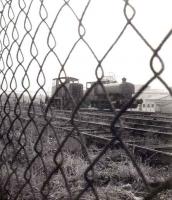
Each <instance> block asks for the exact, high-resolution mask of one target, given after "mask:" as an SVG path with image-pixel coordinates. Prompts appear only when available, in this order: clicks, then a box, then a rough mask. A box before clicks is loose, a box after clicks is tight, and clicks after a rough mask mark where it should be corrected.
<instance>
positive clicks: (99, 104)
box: [86, 78, 142, 109]
mask: <svg viewBox="0 0 172 200" xmlns="http://www.w3.org/2000/svg"><path fill="white" fill-rule="evenodd" d="M93 83H94V82H87V84H86V88H87V89H89V88H90V87H91V85H92V84H93ZM102 83H103V85H104V88H105V90H106V93H107V94H108V96H109V98H110V100H111V102H112V104H113V105H114V106H115V108H119V109H120V108H121V107H122V106H123V105H124V104H126V103H127V102H129V101H130V100H131V98H132V96H133V94H134V92H135V87H134V84H132V83H129V82H126V78H123V79H122V83H118V82H116V81H113V82H112V81H102ZM87 103H88V104H89V105H90V106H91V107H96V108H99V109H105V108H107V109H108V108H110V103H109V101H108V100H107V97H106V94H105V92H104V90H103V88H102V86H101V85H96V86H95V87H94V88H93V89H92V91H91V92H90V95H89V96H88V97H87ZM141 103H142V100H141V99H140V100H136V101H135V102H134V103H133V104H132V105H131V106H130V108H136V107H137V106H138V104H141Z"/></svg>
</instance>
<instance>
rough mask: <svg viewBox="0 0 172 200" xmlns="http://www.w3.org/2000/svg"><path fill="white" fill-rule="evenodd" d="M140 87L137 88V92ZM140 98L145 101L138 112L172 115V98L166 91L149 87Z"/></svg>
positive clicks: (138, 108)
mask: <svg viewBox="0 0 172 200" xmlns="http://www.w3.org/2000/svg"><path fill="white" fill-rule="evenodd" d="M138 90H139V86H136V92H137V91H138ZM139 98H141V99H143V103H142V104H140V105H139V106H138V107H137V108H136V110H137V111H143V112H160V113H172V96H170V94H169V93H168V91H166V90H162V89H151V88H150V87H148V88H147V89H146V90H145V91H144V92H143V93H142V94H141V95H140V96H139Z"/></svg>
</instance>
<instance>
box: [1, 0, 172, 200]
mask: <svg viewBox="0 0 172 200" xmlns="http://www.w3.org/2000/svg"><path fill="white" fill-rule="evenodd" d="M73 2H75V1H72V0H71V1H70V0H68V1H67V0H61V1H52V2H50V1H49V2H48V1H44V0H37V1H36V0H35V1H33V0H27V1H26V0H18V1H13V0H0V33H1V34H0V47H1V48H0V56H1V57H0V77H1V79H0V80H1V94H0V104H1V110H0V119H1V120H0V173H1V176H0V182H1V185H0V196H1V199H86V198H87V199H136V197H135V196H133V195H132V194H131V192H129V191H128V192H127V194H128V196H127V194H125V192H126V190H125V192H124V190H122V189H119V188H120V187H117V186H114V185H111V184H108V182H110V181H111V180H110V178H109V177H108V173H114V171H116V172H119V168H117V167H114V163H111V164H109V165H110V166H109V168H108V167H107V166H106V167H105V163H108V159H109V154H110V152H111V147H112V145H115V144H116V143H118V145H119V146H120V147H121V148H122V149H123V155H124V156H125V158H126V160H128V163H129V164H126V163H125V165H123V170H124V169H126V168H130V167H132V169H133V170H134V171H135V173H136V177H137V179H138V180H139V181H140V182H142V186H143V188H144V189H143V190H144V191H145V193H144V194H140V195H139V196H140V197H138V199H153V198H154V197H155V198H156V197H157V195H158V194H159V193H160V192H161V191H165V190H167V189H171V181H172V179H171V177H168V178H167V179H166V180H164V181H163V182H162V183H161V185H158V187H151V186H150V184H149V182H148V180H147V175H146V174H145V173H144V172H145V171H144V170H142V169H141V167H140V165H139V164H138V162H137V160H136V158H135V156H134V155H133V154H132V152H130V151H129V148H128V146H127V145H126V144H125V142H124V141H123V139H122V137H121V133H122V132H123V131H124V127H123V123H122V121H121V118H120V117H121V116H122V115H123V114H124V113H125V112H126V110H127V109H128V108H129V107H130V106H131V105H132V103H133V102H134V101H135V100H136V98H138V97H139V95H140V94H141V93H142V92H143V91H144V90H145V88H147V86H149V85H150V84H151V83H152V82H153V81H154V80H159V81H160V82H161V83H162V85H164V87H165V88H166V89H167V90H168V92H169V93H170V94H172V91H171V89H170V87H169V86H168V83H166V81H165V80H164V79H163V78H162V77H161V74H162V72H163V71H164V69H165V66H164V61H163V59H162V58H161V57H160V55H159V52H160V50H161V49H162V47H163V46H164V44H166V42H167V41H168V39H169V38H170V37H171V34H172V30H170V31H169V32H168V33H167V34H166V35H165V36H164V38H163V39H162V40H161V41H160V43H159V45H158V47H157V48H154V47H153V46H152V45H151V44H150V43H149V42H148V40H147V39H146V38H145V37H144V35H143V34H142V32H141V31H140V30H139V28H137V26H136V25H135V24H134V23H133V19H134V17H135V14H136V10H135V8H134V7H133V6H132V1H131V3H130V1H129V0H125V1H122V0H121V2H122V4H121V5H122V7H121V8H122V10H121V12H123V17H124V19H125V23H124V26H123V27H122V28H121V29H120V32H119V34H118V36H117V37H116V39H115V40H114V41H113V42H112V43H111V45H110V47H109V48H108V49H107V50H104V53H103V56H101V58H98V57H99V56H97V54H96V53H95V51H94V49H93V48H92V46H91V45H90V42H89V40H87V39H86V38H87V37H86V36H87V33H86V32H87V27H85V24H84V20H85V19H86V18H87V12H88V9H89V7H90V6H91V4H92V2H94V1H93V0H92V1H91V0H87V1H83V2H82V3H81V2H80V1H78V2H77V3H78V7H77V6H76V5H77V3H76V2H75V3H76V4H75V3H74V4H73ZM97 3H99V2H97ZM107 3H108V1H107ZM81 4H82V5H81ZM50 5H51V6H50ZM121 8H119V9H121ZM66 10H68V14H69V18H73V19H74V20H75V23H76V26H75V29H74V31H73V32H71V33H70V35H72V36H71V37H73V40H72V42H70V41H68V38H67V35H65V34H66V32H68V31H70V30H69V29H66V30H61V29H60V28H57V27H58V24H61V23H63V17H62V18H61V16H63V15H64V14H65V11H66ZM53 11H54V12H55V15H53V14H52V13H53ZM95 12H96V11H95ZM152 12H153V11H152ZM103 14H104V13H103ZM60 20H62V21H60ZM64 23H65V21H64ZM68 25H70V23H69V24H68ZM56 26H57V27H56ZM111 26H113V24H112V25H111ZM114 26H116V25H115V24H114ZM128 29H131V30H132V31H133V32H134V33H136V34H137V37H139V39H140V40H141V41H142V42H143V43H144V44H145V45H146V48H147V49H149V50H150V51H151V55H152V56H151V58H150V60H149V63H150V71H151V72H152V77H151V78H150V79H149V80H148V81H147V82H145V84H144V85H143V87H142V88H141V89H140V90H139V91H138V92H137V93H136V94H135V95H134V96H133V97H132V99H131V100H130V101H129V102H128V103H127V104H125V105H124V106H123V107H122V108H121V110H120V111H119V112H116V109H115V108H114V106H113V105H112V103H111V101H110V97H109V95H108V94H107V92H106V89H105V87H104V85H103V84H102V79H103V77H104V68H103V62H104V60H105V59H106V58H107V57H108V56H109V54H110V53H111V51H112V49H113V48H114V47H116V45H117V43H118V42H119V41H121V40H122V39H123V36H124V34H125V33H126V32H127V30H128ZM58 31H59V32H60V31H62V34H61V35H60V34H58V33H59V32H58ZM63 36H64V38H65V41H66V42H65V44H67V50H66V52H63V53H62V52H61V51H62V50H60V47H62V46H60V47H58V45H59V43H58V37H59V38H60V39H62V38H63ZM65 44H64V45H65ZM80 44H82V45H83V46H84V47H86V48H87V51H89V54H90V55H91V58H90V59H93V60H94V63H95V65H94V67H93V69H94V70H93V73H94V74H95V76H96V79H97V80H96V82H95V83H94V84H92V85H91V87H90V88H89V89H88V90H87V91H86V93H84V95H83V96H82V98H81V99H79V101H76V99H75V98H74V97H73V96H72V95H71V94H70V90H69V88H68V87H66V84H65V82H64V81H63V78H64V77H67V76H68V75H69V74H67V70H68V69H66V68H67V65H68V62H69V63H70V60H71V59H72V58H71V57H72V54H73V53H74V52H75V51H76V52H78V50H77V48H78V46H79V45H80ZM155 60H158V61H159V63H160V66H161V67H160V69H159V70H157V69H156V67H155V66H154V65H155V62H154V61H155ZM70 64H71V63H70ZM52 65H54V66H55V67H54V68H51V67H52ZM56 66H57V67H56ZM128 67H129V66H128ZM47 77H50V78H49V79H50V80H48V78H47ZM53 78H59V80H60V81H61V82H60V87H58V88H57V89H56V91H55V92H54V95H53V96H52V97H51V98H49V96H50V94H49V93H48V89H49V86H47V85H48V84H49V82H51V79H53ZM96 85H100V86H101V87H102V89H103V90H104V93H105V94H106V99H107V100H108V101H109V103H110V105H111V107H112V109H113V112H114V117H113V120H112V122H111V123H110V125H109V127H108V129H109V130H110V131H109V132H110V134H111V135H112V136H113V137H112V139H109V140H108V142H107V143H106V145H105V146H104V147H103V148H101V149H100V150H99V151H96V153H93V149H92V150H91V152H90V149H89V148H88V146H87V145H86V143H85V138H84V136H83V134H82V132H83V129H84V128H85V127H84V126H83V125H81V118H82V115H81V114H80V111H81V108H82V105H83V103H84V102H85V101H86V98H87V96H89V94H90V93H91V92H92V90H93V89H94V87H96ZM62 88H63V89H64V88H65V90H66V92H67V93H68V96H69V98H70V101H71V102H72V104H73V110H72V112H71V113H70V112H68V114H65V115H64V113H63V115H62V114H61V112H62V110H61V111H60V110H56V109H55V108H54V107H53V106H52V105H53V101H54V99H55V96H56V94H57V93H59V92H60V90H61V89H62ZM33 91H34V92H33ZM45 99H48V100H47V101H46V102H45ZM67 115H68V116H67ZM117 123H119V124H120V128H119V129H116V128H115V127H116V124H117ZM90 127H91V125H90ZM90 127H89V124H87V126H86V128H90ZM86 128H85V129H86ZM99 131H100V132H101V131H102V130H99ZM71 138H73V140H72V139H71ZM76 141H77V143H79V144H80V147H79V150H76V149H73V151H74V152H76V151H77V152H78V151H82V152H83V154H82V156H79V155H76V154H72V153H69V152H67V151H66V148H67V147H69V146H70V145H71V148H74V147H75V146H77V148H78V145H75V143H76ZM107 165H108V164H107ZM130 165H131V166H130ZM106 169H109V171H108V170H106ZM103 170H105V174H106V175H107V177H106V176H103V177H101V176H100V171H103ZM124 171H125V170H124ZM124 171H123V173H124ZM133 173H134V172H133ZM146 173H147V172H146ZM97 174H99V176H98V175H97ZM131 190H132V189H131ZM131 190H130V191H131ZM117 194H118V196H117ZM125 195H126V196H125ZM120 197H121V198H120Z"/></svg>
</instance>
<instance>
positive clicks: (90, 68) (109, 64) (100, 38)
mask: <svg viewBox="0 0 172 200" xmlns="http://www.w3.org/2000/svg"><path fill="white" fill-rule="evenodd" d="M5 2H6V1H5V0H1V2H0V10H2V8H3V4H5ZM30 2H31V1H30V0H28V1H26V2H25V4H24V1H23V0H20V1H12V4H11V6H12V8H13V12H14V13H12V11H11V9H10V12H8V11H9V6H8V5H7V6H6V7H5V8H4V9H3V16H4V18H5V20H4V18H3V17H2V16H1V26H0V30H1V35H0V41H1V53H2V58H3V59H1V60H0V64H1V67H0V69H1V70H2V71H1V73H0V78H1V80H2V78H3V76H4V73H6V77H8V78H7V83H8V89H9V84H10V81H11V79H12V74H13V73H14V72H15V78H16V80H17V81H16V82H15V81H14V79H12V81H11V87H12V88H15V87H16V85H17V87H16V90H17V91H22V90H23V86H24V87H29V91H31V92H34V91H36V90H37V89H38V88H39V85H38V82H39V84H40V85H42V84H44V82H45V79H46V82H45V86H44V88H45V90H46V91H47V93H48V94H49V93H50V92H51V86H52V79H53V78H56V77H58V75H59V71H60V69H61V65H60V63H61V64H63V63H64V62H65V60H66V58H67V57H68V55H69V52H70V50H71V48H72V46H73V45H74V43H75V42H76V41H77V40H78V38H79V35H78V24H79V23H78V20H77V19H76V17H75V15H74V14H73V13H72V11H71V9H69V7H68V6H65V7H64V8H63V9H62V11H61V12H60V14H59V16H58V17H57V20H56V21H55V24H54V26H53V29H52V34H53V36H54V38H55V41H56V43H55V41H54V39H53V38H52V37H51V35H50V38H49V41H48V39H47V38H48V34H49V28H48V27H47V26H46V24H45V23H42V24H41V25H40V26H39V29H37V28H38V25H39V24H40V22H41V18H40V13H41V15H42V17H47V18H46V20H45V21H46V23H47V24H48V26H49V27H51V26H52V23H53V20H54V19H55V16H56V14H57V13H58V11H59V9H60V8H61V7H62V5H63V4H64V1H63V0H59V1H56V0H49V1H48V0H44V1H43V2H44V5H45V8H46V10H47V13H48V15H47V14H46V12H45V10H44V8H43V7H42V9H41V10H40V2H41V1H40V0H34V1H33V3H32V5H31V9H30V12H29V13H28V16H29V19H30V22H31V23H30V22H29V20H28V19H27V18H26V15H25V14H24V13H23V12H21V14H20V15H19V17H18V18H17V14H18V13H19V12H20V11H21V9H20V8H19V3H20V7H23V8H24V10H25V12H26V11H27V9H28V6H29V4H30ZM87 2H88V0H71V1H69V5H70V6H71V8H73V10H74V11H75V13H76V15H77V17H78V18H81V15H82V13H83V11H84V8H85V6H86V4H87ZM129 2H130V4H131V5H132V6H133V7H134V8H135V11H136V15H135V17H134V18H133V20H132V23H133V24H134V25H135V26H136V27H137V29H138V30H139V32H141V34H142V35H143V36H144V38H145V39H146V40H147V41H148V42H149V44H151V46H152V47H153V48H157V47H158V45H159V43H160V42H161V41H162V40H163V38H164V37H165V36H166V34H167V33H168V32H169V30H170V29H171V28H172V20H171V19H172V12H171V8H172V1H171V0H144V1H140V0H130V1H129ZM124 5H125V2H124V0H92V1H90V5H89V6H88V9H87V10H86V13H85V15H84V17H83V20H82V23H83V25H84V28H85V30H86V32H85V35H84V40H86V41H87V43H88V44H89V45H90V47H91V49H92V50H93V51H94V53H95V55H96V57H97V58H98V59H99V60H100V59H102V57H103V56H104V55H105V54H106V52H107V51H108V49H109V48H110V46H111V45H112V44H113V42H114V41H115V40H116V38H117V37H118V35H119V34H120V32H121V31H122V29H123V27H124V26H125V24H126V18H125V16H124V13H123V8H124ZM127 15H129V16H130V15H132V10H131V9H130V8H129V7H128V8H127ZM10 18H11V19H13V22H16V29H17V30H18V34H17V32H16V29H14V24H13V23H10ZM8 23H9V25H8V27H7V26H6V25H7V24H8ZM4 27H7V28H6V32H5V31H4V30H5V29H3V28H4ZM26 30H29V31H30V32H29V34H30V35H29V34H26ZM35 31H37V34H36V35H35V37H34V34H35ZM25 34H26V35H25ZM7 35H8V37H7ZM31 37H32V38H34V42H35V44H36V48H35V46H34V44H33V43H32V41H33V39H31ZM7 38H8V39H7ZM14 38H15V39H17V40H16V41H17V42H14ZM23 38H24V40H23ZM47 41H48V44H49V45H50V46H51V47H53V46H54V45H56V46H55V48H54V53H52V52H51V53H50V54H49V55H48V56H47V57H46V55H47V53H48V51H49V48H48V45H47ZM19 44H20V49H21V51H19V50H18V47H19ZM171 48H172V36H171V37H170V38H169V39H168V40H167V42H166V43H165V44H164V46H163V47H162V49H161V50H160V52H159V55H160V57H161V58H162V60H163V61H164V64H165V70H164V72H163V74H162V75H161V77H162V78H163V79H164V80H165V81H166V82H167V84H168V85H170V86H172V79H171V74H172V67H171V64H172V56H171V52H172V51H171ZM9 52H10V54H9ZM21 52H22V54H21ZM31 54H32V55H31ZM22 55H23V56H22ZM33 55H34V56H36V59H33ZM152 55H153V52H152V51H151V50H150V48H149V47H148V46H147V45H146V44H145V43H144V42H143V40H142V39H141V38H140V37H139V36H138V34H137V33H136V32H135V31H134V30H133V29H132V28H131V27H130V26H128V27H127V29H126V30H125V32H124V33H123V35H122V37H121V38H120V39H119V41H118V42H117V44H116V45H115V46H114V47H113V48H112V49H111V51H110V52H109V53H108V55H107V56H106V57H105V59H104V60H103V62H102V67H103V70H104V73H105V75H108V74H109V73H113V74H114V75H115V77H116V79H117V81H118V82H120V81H121V78H122V77H126V78H127V80H128V81H129V82H132V83H134V84H144V83H145V82H146V81H148V80H149V79H150V78H151V77H152V76H153V73H152V71H151V69H150V59H151V57H152ZM56 56H58V59H59V60H58V59H57V57H56ZM45 58H46V59H45ZM59 61H60V62H59ZM3 62H4V63H5V64H4V63H3ZM19 62H20V63H19ZM153 64H154V67H155V69H156V70H158V69H159V68H161V65H160V63H159V61H158V60H157V59H155V60H154V63H153ZM39 65H40V66H43V68H42V70H43V72H44V74H45V77H44V76H43V75H42V73H40V75H39V77H38V79H37V75H38V73H39V69H40V67H39ZM7 66H10V67H11V69H10V70H9V67H7ZM96 67H97V61H96V59H95V58H94V56H93V54H92V53H91V51H90V50H89V49H88V47H87V46H86V45H85V44H84V42H83V41H82V40H80V41H79V42H78V43H77V45H76V47H75V48H74V50H73V51H72V53H71V55H70V57H69V59H68V60H67V62H66V63H65V65H64V69H65V72H66V74H67V76H72V77H76V78H78V79H79V81H80V82H81V83H83V84H84V85H85V83H86V82H87V81H94V80H96V76H95V69H96ZM26 69H28V70H27V73H28V75H29V80H30V81H28V78H27V77H26V76H24V75H25V70H26ZM15 70H16V71H15ZM2 72H3V73H2ZM22 80H23V82H22ZM21 82H22V83H23V86H22V84H21ZM1 85H2V88H3V89H5V88H6V87H7V85H6V83H5V82H3V84H1ZM151 86H152V87H153V88H164V87H163V86H162V84H161V83H160V82H159V81H154V82H153V84H151Z"/></svg>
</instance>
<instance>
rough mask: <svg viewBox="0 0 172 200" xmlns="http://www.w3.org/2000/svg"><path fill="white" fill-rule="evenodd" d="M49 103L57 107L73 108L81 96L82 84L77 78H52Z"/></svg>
mask: <svg viewBox="0 0 172 200" xmlns="http://www.w3.org/2000/svg"><path fill="white" fill-rule="evenodd" d="M52 97H53V99H52V100H51V105H52V106H54V107H56V108H57V109H73V108H74V107H75V103H76V104H77V103H78V102H79V101H80V100H81V98H82V97H83V84H81V83H79V80H78V79H77V78H73V77H62V78H54V79H53V86H52Z"/></svg>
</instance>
